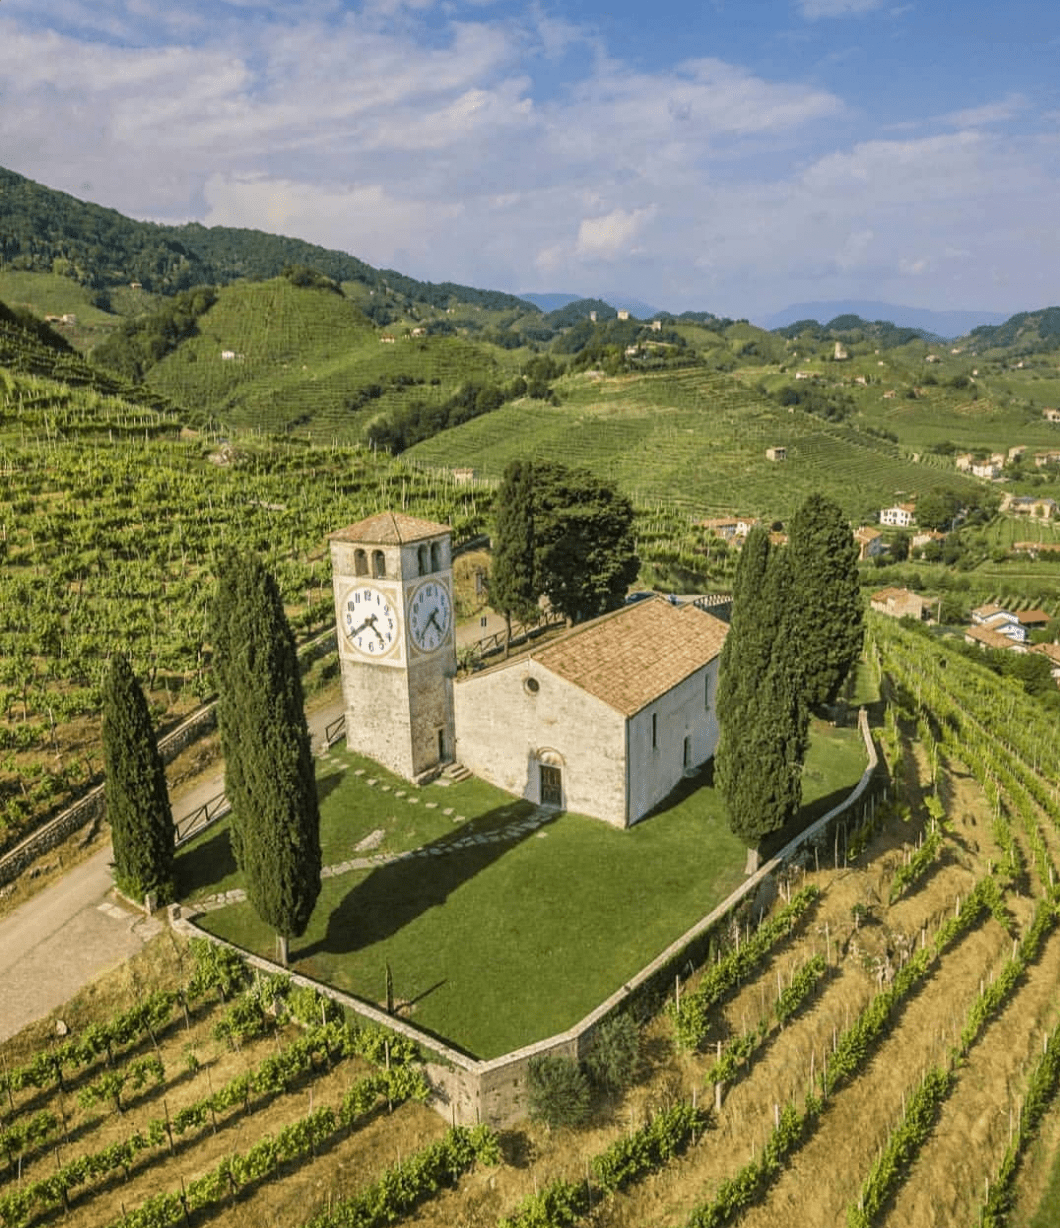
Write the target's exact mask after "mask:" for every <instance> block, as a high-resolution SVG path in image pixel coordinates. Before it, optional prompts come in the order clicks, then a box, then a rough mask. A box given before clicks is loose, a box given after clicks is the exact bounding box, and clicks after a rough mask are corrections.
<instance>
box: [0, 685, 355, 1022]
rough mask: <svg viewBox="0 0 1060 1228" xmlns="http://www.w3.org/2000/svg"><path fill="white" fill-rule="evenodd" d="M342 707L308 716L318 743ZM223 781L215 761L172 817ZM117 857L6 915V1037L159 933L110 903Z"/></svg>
mask: <svg viewBox="0 0 1060 1228" xmlns="http://www.w3.org/2000/svg"><path fill="white" fill-rule="evenodd" d="M342 711H343V703H342V700H341V698H336V699H333V700H332V701H331V702H329V703H327V704H324V705H323V706H321V707H319V708H317V709H316V710H315V711H312V712H310V713H307V717H308V721H309V732H310V737H311V738H312V742H313V745H314V746H319V745H320V742H321V740H322V738H323V736H324V728H325V726H326V725H328V724H329V723H330V722H331V721H333V720H335V719H336V718H337V717H338V716H340V715H341V714H342ZM223 786H224V769H223V767H220V766H217V765H214V767H213V768H212V769H211V770H210V771H209V772H208V773H207V774H206V775H205V776H204V777H202V778H201V779H200V780H199V781H198V782H197V783H196V784H195V785H193V786H192V788H191V789H189V790H188V791H187V792H185V793H183V794H182V795H181V796H180V797H179V798H177V799H175V801H174V805H173V817H174V819H175V820H177V821H179V820H180V819H183V818H186V817H187V816H188V815H191V814H194V813H195V811H196V810H198V809H200V808H201V807H202V806H203V805H204V804H205V803H206V802H207V801H209V800H211V799H212V798H214V797H216V796H217V794H218V793H220V792H221V790H222V788H223ZM111 857H112V853H111V849H110V846H109V845H107V847H106V848H103V849H101V850H100V851H99V852H98V853H94V854H93V855H92V856H91V857H89V858H88V859H87V860H85V861H83V862H81V863H79V864H78V865H76V866H74V867H73V868H72V869H70V870H68V871H67V872H66V873H65V874H64V875H63V876H62V878H60V879H59V880H58V881H57V882H55V883H52V884H51V885H50V886H48V887H46V888H45V889H44V890H43V891H40V892H39V893H38V894H37V895H35V896H33V897H32V898H31V899H29V900H27V901H26V902H25V903H24V904H23V905H21V906H20V907H19V908H18V909H16V910H15V911H14V912H13V913H12V914H11V915H10V916H9V917H5V918H4V919H3V920H0V982H2V983H3V986H4V991H3V994H2V995H0V1042H2V1041H5V1040H8V1039H9V1038H10V1037H12V1036H14V1035H15V1033H16V1032H19V1031H21V1029H22V1028H24V1027H26V1025H27V1024H30V1023H32V1022H33V1021H34V1020H36V1019H40V1018H41V1017H42V1016H43V1015H46V1014H48V1012H49V1011H52V1010H55V1009H56V1008H57V1007H59V1006H61V1005H62V1004H63V1003H64V1002H66V1001H67V1000H68V999H69V998H71V997H73V995H74V994H75V993H77V991H78V990H79V989H81V987H82V986H84V985H86V984H87V983H88V982H89V981H91V980H93V979H94V978H95V977H97V976H99V975H100V974H101V973H103V972H106V971H107V970H108V969H110V968H114V967H116V966H117V965H118V964H121V963H123V962H124V961H125V960H127V959H129V958H130V956H132V955H134V954H135V953H136V952H137V951H138V950H139V949H140V948H141V947H142V946H143V944H144V943H145V942H147V940H148V939H149V938H151V937H152V936H153V935H155V934H157V933H158V932H159V929H160V927H161V925H162V924H163V923H162V922H161V921H159V920H155V919H151V918H148V917H145V916H143V915H141V914H139V913H132V912H128V911H125V910H124V909H120V908H118V907H117V906H116V905H113V904H110V903H109V901H108V897H109V893H110V890H111V888H112V887H113V885H114V884H113V879H112V877H111V872H110V862H111Z"/></svg>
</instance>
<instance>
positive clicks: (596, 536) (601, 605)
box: [533, 462, 640, 623]
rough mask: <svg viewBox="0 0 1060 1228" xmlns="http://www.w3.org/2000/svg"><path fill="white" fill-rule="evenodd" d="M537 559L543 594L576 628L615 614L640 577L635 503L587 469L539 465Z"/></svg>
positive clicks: (535, 476)
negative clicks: (635, 533)
mask: <svg viewBox="0 0 1060 1228" xmlns="http://www.w3.org/2000/svg"><path fill="white" fill-rule="evenodd" d="M533 483H534V500H533V502H534V543H535V550H534V559H535V570H536V572H537V575H538V578H539V579H538V583H539V584H540V586H541V590H542V591H543V592H544V594H545V595H546V596H547V597H548V599H549V604H550V605H551V606H552V608H553V609H554V610H556V611H557V612H558V613H560V614H562V615H563V616H564V617H565V618H566V619H567V620H568V621H569V622H571V623H580V622H584V621H585V620H586V619H589V618H595V617H596V616H597V615H598V614H605V613H606V612H607V611H608V610H615V609H618V607H619V606H620V605H621V604H622V602H623V600H624V598H625V595H626V591H627V589H628V588H629V586H630V585H631V584H632V583H633V581H634V580H636V578H637V572H638V571H639V570H640V561H639V559H638V558H637V554H636V550H635V549H634V542H633V504H632V503H631V502H630V501H629V499H628V498H627V497H626V496H625V495H623V494H620V493H619V492H618V491H617V490H616V489H615V488H614V487H613V486H611V485H610V484H609V483H607V482H604V481H602V480H601V479H600V478H598V477H596V476H595V475H594V474H592V473H590V472H589V471H588V470H587V469H568V468H567V467H566V466H564V465H559V464H556V463H554V462H550V463H546V464H536V465H534V468H533Z"/></svg>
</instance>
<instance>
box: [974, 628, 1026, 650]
mask: <svg viewBox="0 0 1060 1228" xmlns="http://www.w3.org/2000/svg"><path fill="white" fill-rule="evenodd" d="M964 638H965V639H966V640H973V641H975V642H977V643H980V644H982V645H984V647H986V648H1005V649H1009V650H1011V651H1015V652H1025V651H1026V649H1025V648H1024V646H1023V645H1022V644H1020V643H1018V641H1016V640H1011V639H1009V637H1008V636H1007V635H1002V634H1001V632H1000V631H993V630H991V629H990V628H989V627H965V629H964Z"/></svg>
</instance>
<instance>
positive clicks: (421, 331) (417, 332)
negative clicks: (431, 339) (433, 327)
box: [411, 328, 427, 337]
mask: <svg viewBox="0 0 1060 1228" xmlns="http://www.w3.org/2000/svg"><path fill="white" fill-rule="evenodd" d="M411 336H413V337H426V336H427V330H426V329H425V328H414V329H413V330H412V333H411Z"/></svg>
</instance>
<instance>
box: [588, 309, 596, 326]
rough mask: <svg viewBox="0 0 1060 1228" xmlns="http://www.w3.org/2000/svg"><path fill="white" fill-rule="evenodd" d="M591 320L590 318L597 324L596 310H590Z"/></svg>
mask: <svg viewBox="0 0 1060 1228" xmlns="http://www.w3.org/2000/svg"><path fill="white" fill-rule="evenodd" d="M589 320H590V321H591V323H593V324H595V323H596V312H595V311H590V312H589Z"/></svg>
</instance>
